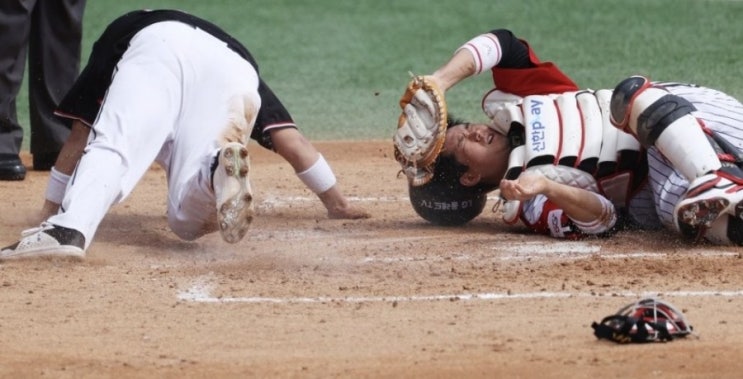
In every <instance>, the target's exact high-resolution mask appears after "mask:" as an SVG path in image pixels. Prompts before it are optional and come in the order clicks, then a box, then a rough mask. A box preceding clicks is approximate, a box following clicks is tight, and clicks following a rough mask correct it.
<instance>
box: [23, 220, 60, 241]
mask: <svg viewBox="0 0 743 379" xmlns="http://www.w3.org/2000/svg"><path fill="white" fill-rule="evenodd" d="M52 228H54V225H53V224H51V223H49V222H47V221H44V222H42V223H41V225H39V226H37V227H35V228H31V229H26V230H24V231H22V232H21V237H28V236H30V235H32V234H35V233H38V232H43V231H45V230H49V229H52Z"/></svg>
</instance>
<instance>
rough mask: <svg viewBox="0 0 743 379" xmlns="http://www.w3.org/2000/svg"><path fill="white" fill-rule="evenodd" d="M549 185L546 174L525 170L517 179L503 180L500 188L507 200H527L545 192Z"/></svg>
mask: <svg viewBox="0 0 743 379" xmlns="http://www.w3.org/2000/svg"><path fill="white" fill-rule="evenodd" d="M547 186H549V179H547V178H546V177H544V175H541V174H536V173H530V172H525V173H523V174H521V175H520V176H519V177H518V178H516V180H506V179H503V180H501V182H500V187H499V189H500V193H501V196H502V197H504V198H505V199H506V200H519V201H525V200H529V199H532V198H534V196H537V195H539V194H543V193H544V192H545V191H546V190H547Z"/></svg>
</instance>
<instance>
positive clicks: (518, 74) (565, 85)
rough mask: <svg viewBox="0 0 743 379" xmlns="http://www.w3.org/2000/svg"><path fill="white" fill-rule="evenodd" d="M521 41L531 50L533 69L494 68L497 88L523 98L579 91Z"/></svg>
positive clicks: (554, 66) (567, 78) (568, 79)
mask: <svg viewBox="0 0 743 379" xmlns="http://www.w3.org/2000/svg"><path fill="white" fill-rule="evenodd" d="M521 41H522V42H523V43H524V45H526V46H527V47H528V49H529V60H530V61H531V63H532V65H533V67H528V68H501V67H497V66H496V67H493V68H492V70H491V71H492V73H493V84H495V88H497V89H499V90H501V91H503V92H508V93H512V94H514V95H518V96H522V97H523V96H528V95H545V94H550V93H562V92H570V91H577V90H578V86H577V85H576V84H575V83H574V82H573V81H572V80H571V79H570V78H569V77H568V76H567V75H565V74H564V73H563V72H562V71H560V69H559V68H557V66H556V65H555V64H554V63H552V62H540V61H539V58H538V57H537V55H536V54H535V53H534V51H533V50H532V48H531V46H529V44H528V43H527V42H526V41H524V40H521Z"/></svg>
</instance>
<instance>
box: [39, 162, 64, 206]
mask: <svg viewBox="0 0 743 379" xmlns="http://www.w3.org/2000/svg"><path fill="white" fill-rule="evenodd" d="M69 181H70V176H69V175H66V174H63V173H61V172H59V171H57V169H56V168H54V167H52V171H51V175H49V183H48V184H47V186H46V195H45V196H46V199H47V200H49V201H51V202H52V203H55V204H62V199H63V198H64V193H65V191H66V190H67V182H69Z"/></svg>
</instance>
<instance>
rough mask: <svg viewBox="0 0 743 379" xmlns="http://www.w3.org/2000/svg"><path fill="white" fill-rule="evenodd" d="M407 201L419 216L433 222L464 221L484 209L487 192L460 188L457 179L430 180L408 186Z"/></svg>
mask: <svg viewBox="0 0 743 379" xmlns="http://www.w3.org/2000/svg"><path fill="white" fill-rule="evenodd" d="M408 193H409V194H410V203H411V204H412V205H413V209H414V210H415V212H416V213H418V215H419V216H421V217H423V219H425V220H426V221H429V222H431V223H432V224H436V225H442V226H456V225H463V224H466V223H467V222H469V221H470V220H472V219H473V218H475V217H477V216H478V215H480V213H482V210H483V209H485V203H486V202H487V193H485V192H481V191H468V190H462V186H461V185H459V183H456V184H452V183H445V182H436V181H434V182H430V183H428V184H424V185H422V186H418V187H414V186H411V185H409V186H408Z"/></svg>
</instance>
